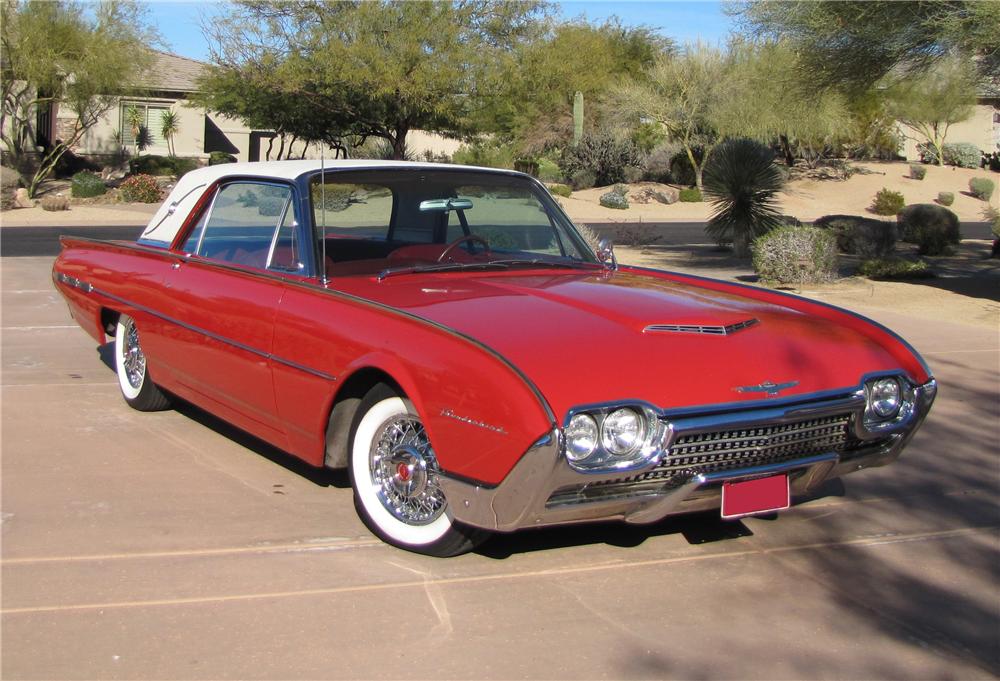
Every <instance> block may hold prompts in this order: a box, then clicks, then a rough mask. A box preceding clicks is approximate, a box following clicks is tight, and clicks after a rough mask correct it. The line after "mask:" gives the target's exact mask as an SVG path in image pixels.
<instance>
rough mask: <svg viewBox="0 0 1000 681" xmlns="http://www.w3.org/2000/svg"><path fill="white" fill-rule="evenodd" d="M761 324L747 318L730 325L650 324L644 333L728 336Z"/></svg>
mask: <svg viewBox="0 0 1000 681" xmlns="http://www.w3.org/2000/svg"><path fill="white" fill-rule="evenodd" d="M754 324H760V320H759V319H747V320H746V321H742V322H736V323H735V324H730V325H729V326H705V325H699V324H650V325H649V326H647V327H646V328H645V329H643V330H642V332H643V333H700V334H705V335H707V336H728V335H729V334H731V333H736V332H737V331H742V330H743V329H748V328H750V327H751V326H753V325H754Z"/></svg>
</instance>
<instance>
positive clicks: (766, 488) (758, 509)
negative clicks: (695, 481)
mask: <svg viewBox="0 0 1000 681" xmlns="http://www.w3.org/2000/svg"><path fill="white" fill-rule="evenodd" d="M791 505H792V504H791V497H790V495H789V492H788V475H772V476H770V477H768V478H757V479H756V480H744V481H742V482H724V483H722V517H723V518H742V517H743V516H747V515H756V514H758V513H770V512H771V511H780V510H782V509H785V508H788V507H789V506H791Z"/></svg>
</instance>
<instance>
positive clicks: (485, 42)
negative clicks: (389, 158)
mask: <svg viewBox="0 0 1000 681" xmlns="http://www.w3.org/2000/svg"><path fill="white" fill-rule="evenodd" d="M539 11H540V5H539V4H538V3H537V2H493V1H490V0H451V1H444V0H439V1H434V2H427V1H422V2H400V1H393V0H373V1H370V2H339V3H318V2H311V1H308V0H299V1H298V2H284V1H282V0H260V1H256V0H255V1H250V0H244V1H242V2H239V3H238V4H236V5H233V6H231V9H230V10H229V11H228V13H227V14H226V15H225V16H224V17H223V18H222V19H221V20H220V21H217V22H215V23H214V24H213V27H211V29H210V32H211V34H212V36H211V37H212V39H213V40H214V43H215V46H214V48H213V50H214V52H213V62H214V64H215V66H216V68H215V69H214V72H213V74H211V75H210V76H209V77H208V78H207V79H206V80H205V82H204V88H205V90H206V91H207V95H206V96H207V98H208V99H209V100H211V99H212V98H215V99H216V100H219V101H221V100H223V99H226V100H232V99H233V96H232V93H233V91H234V90H235V89H237V88H247V87H249V88H253V89H255V90H256V91H257V93H258V96H256V97H255V102H257V103H258V104H259V105H260V106H259V107H254V108H253V110H252V111H248V112H247V113H248V114H252V115H254V116H260V119H259V120H263V121H269V120H274V118H273V116H274V114H273V112H274V109H275V108H277V107H282V106H286V107H290V108H291V109H293V110H294V111H295V112H299V113H301V114H302V115H295V116H291V117H290V119H289V120H285V121H283V122H284V124H285V126H286V128H285V129H286V132H288V133H290V134H293V135H298V136H299V137H305V136H306V135H307V134H308V135H309V136H316V135H319V134H322V135H325V136H330V134H332V133H335V135H336V136H337V137H342V136H345V135H357V136H359V137H360V138H362V139H365V138H367V137H372V136H374V137H379V138H382V139H384V140H386V141H388V142H389V143H390V144H392V147H393V155H394V157H395V158H401V157H402V155H403V153H404V150H405V148H406V136H407V134H408V133H409V132H410V131H411V130H414V129H421V130H427V131H433V132H440V133H445V134H453V135H455V134H457V135H462V134H468V133H470V132H472V131H473V130H474V125H473V119H474V114H475V112H476V111H477V109H479V108H481V107H482V106H483V102H484V101H486V100H488V99H489V98H490V97H491V96H494V95H495V94H496V93H497V92H498V91H501V90H503V89H504V88H505V87H506V81H505V79H504V77H503V73H504V71H503V68H504V66H505V65H508V64H509V63H510V55H511V54H512V51H513V49H514V47H515V45H516V44H517V43H518V41H519V40H520V39H521V38H522V36H524V35H526V34H527V33H528V32H529V31H530V30H531V26H532V22H533V18H534V17H535V15H536V14H537V13H538V12H539ZM237 80H240V81H242V82H241V83H238V84H237V83H236V81H237ZM268 100H270V101H268ZM306 114H308V115H306ZM300 126H308V127H309V128H310V129H309V130H306V128H305V127H301V128H300ZM267 127H270V126H267ZM317 127H318V128H319V130H317Z"/></svg>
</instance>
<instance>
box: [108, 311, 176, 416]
mask: <svg viewBox="0 0 1000 681" xmlns="http://www.w3.org/2000/svg"><path fill="white" fill-rule="evenodd" d="M115 368H116V369H117V371H118V386H119V387H120V388H121V390H122V397H124V398H125V402H127V403H128V405H129V406H130V407H132V408H133V409H138V410H139V411H160V410H162V409H166V408H167V407H169V406H170V400H168V399H167V396H166V395H164V394H163V392H161V391H160V389H159V388H158V387H157V386H156V384H155V383H153V381H152V380H151V379H150V378H149V372H148V371H147V369H146V355H145V353H143V351H142V345H141V344H140V343H139V329H137V328H136V325H135V320H134V319H132V318H131V317H129V316H128V315H126V314H123V315H121V316H120V317H119V318H118V326H117V327H116V329H115Z"/></svg>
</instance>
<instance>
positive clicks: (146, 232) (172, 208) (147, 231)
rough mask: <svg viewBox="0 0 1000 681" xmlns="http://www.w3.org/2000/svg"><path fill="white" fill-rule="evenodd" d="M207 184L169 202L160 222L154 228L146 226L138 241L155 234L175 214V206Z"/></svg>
mask: <svg viewBox="0 0 1000 681" xmlns="http://www.w3.org/2000/svg"><path fill="white" fill-rule="evenodd" d="M207 184H208V183H207V182H203V183H202V184H199V185H198V186H197V187H194V188H192V189H191V191H189V192H187V193H186V194H185V195H184V196H182V197H180V198H179V199H177V200H176V201H171V202H170V207H169V208H168V209H167V214H166V215H164V216H163V218H161V219H160V221H159V222H157V223H156V224H155V225H154V226H152V227H148V226H147V227H146V229H145V230H143V232H142V234H141V235H139V238H140V239H146V236H148V235H149V234H152V233H153V232H155V231H156V230H158V229H159V228H160V226H161V225H162V224H163V223H164V222H165V221H166V219H167V218H169V217H170V216H172V215H173V214H174V213H176V212H177V206H179V205H180V204H181V202H182V201H184V199H186V198H187V197H189V196H191V194H193V193H194V192H196V191H198V190H199V189H201V188H202V187H205V186H207ZM148 241H157V242H159V243H165V244H167V245H168V246H169V245H170V242H168V241H160V240H159V239H148Z"/></svg>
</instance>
